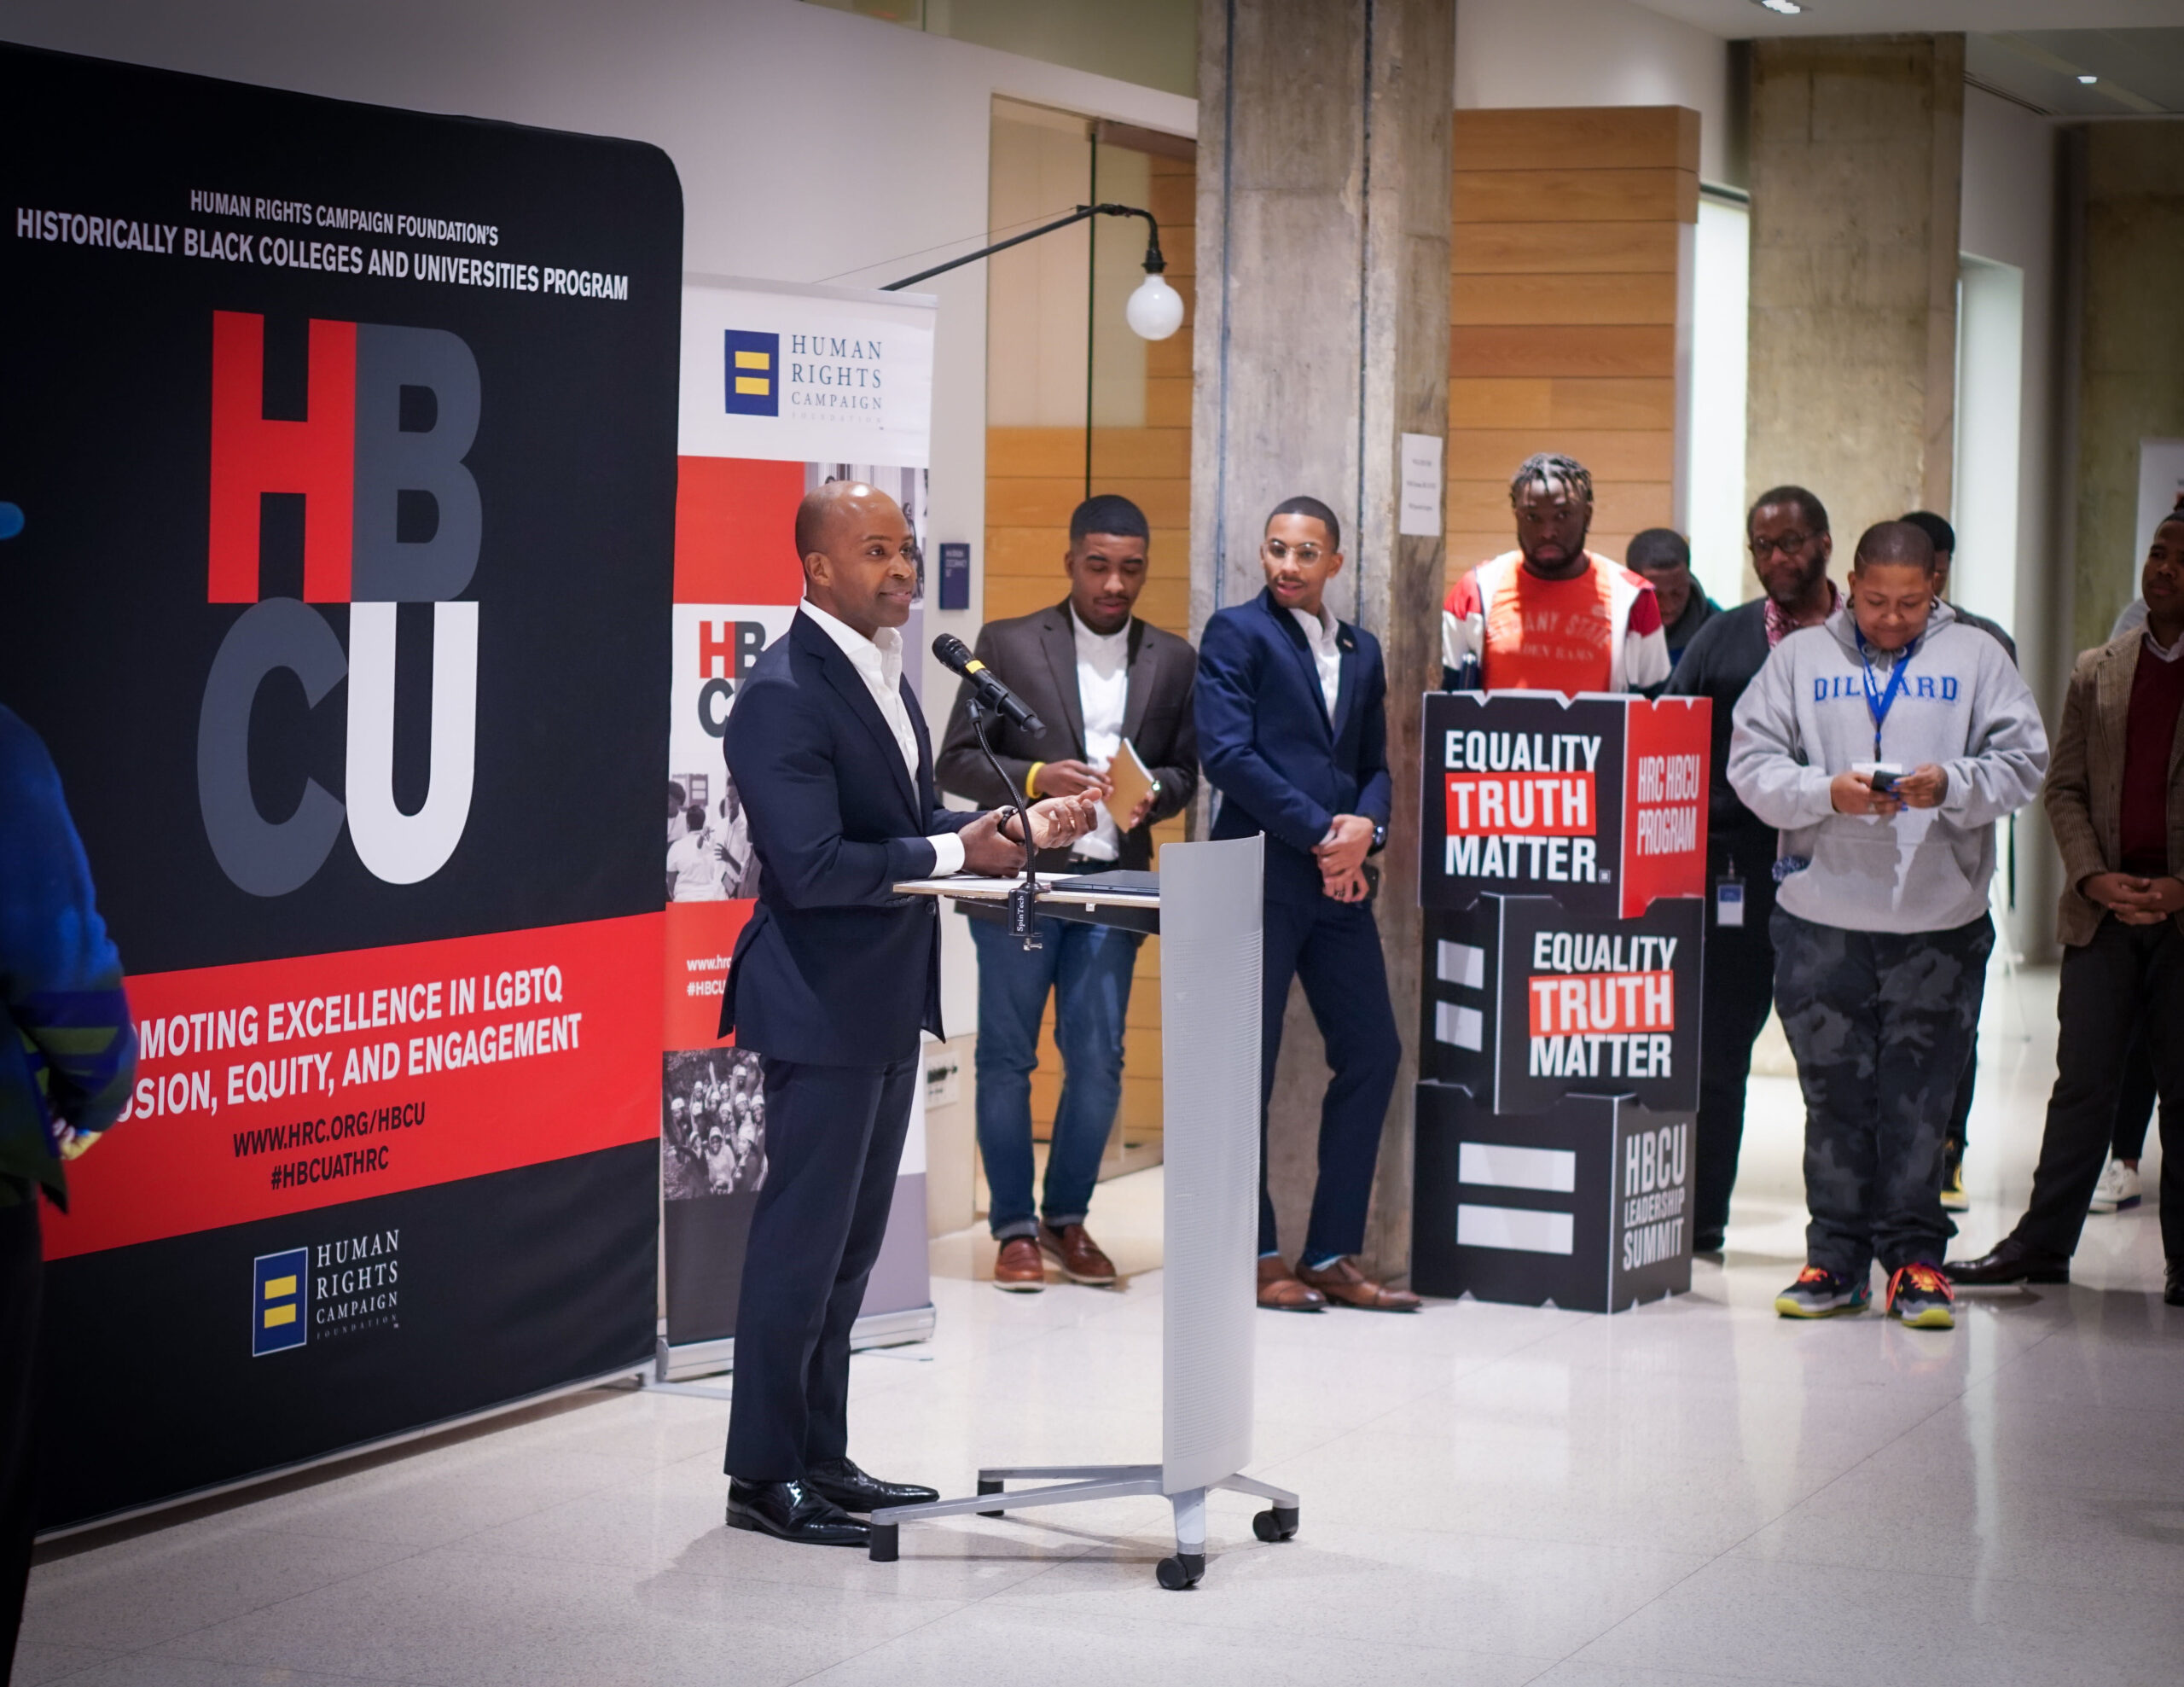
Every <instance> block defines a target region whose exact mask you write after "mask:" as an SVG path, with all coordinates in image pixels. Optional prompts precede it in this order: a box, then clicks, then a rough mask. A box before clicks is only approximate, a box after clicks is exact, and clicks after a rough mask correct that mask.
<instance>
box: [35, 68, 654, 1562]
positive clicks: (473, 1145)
mask: <svg viewBox="0 0 2184 1687" xmlns="http://www.w3.org/2000/svg"><path fill="white" fill-rule="evenodd" d="M0 79H4V87H5V90H6V98H5V100H4V101H0V134H4V143H0V160H4V162H0V181H4V183H5V184H6V189H7V202H6V207H5V208H4V210H0V219H3V220H0V237H4V238H5V239H6V240H7V241H9V246H8V249H7V253H6V262H5V263H4V265H0V299H4V301H5V314H6V318H7V320H8V321H9V322H10V323H13V324H15V327H16V329H17V332H16V333H15V335H14V337H13V340H12V342H11V346H10V352H9V379H8V383H7V387H6V396H5V399H4V402H0V497H5V498H7V499H9V500H10V501H12V502H14V503H16V504H17V505H18V506H19V507H20V509H21V510H22V512H23V517H24V521H23V526H22V529H21V531H20V534H19V535H18V536H17V537H15V538H12V539H9V540H8V541H7V542H6V543H5V544H0V566H4V567H5V569H6V578H7V580H8V590H7V604H8V607H7V610H6V613H5V614H0V698H4V701H6V702H7V703H8V705H9V707H12V708H14V709H15V710H16V711H17V712H18V713H20V714H21V715H22V716H23V717H24V718H25V719H26V720H27V721H28V722H29V723H30V724H31V725H32V727H33V728H35V729H36V730H38V732H39V733H40V734H41V735H42V736H44V739H45V741H46V742H47V743H48V744H49V746H50V747H51V748H52V750H53V753H54V756H55V760H56V762H57V763H58V765H59V766H60V769H61V776H62V778H63V781H64V782H65V784H66V788H67V794H68V799H69V801H70V804H71V806H72V808H73V812H74V814H75V817H76V820H77V823H78V827H79V829H81V831H82V833H83V836H84V844H85V846H86V848H87V849H88V851H89V853H90V862H91V868H92V872H93V875H94V877H95V879H96V884H97V887H98V894H99V900H100V905H101V907H102V911H103V912H104V914H105V916H106V918H107V922H108V924H109V926H110V927H111V928H112V930H113V935H114V937H115V939H116V941H117V942H118V943H119V945H120V948H121V952H122V956H123V959H124V961H125V964H126V966H127V968H128V969H129V973H130V988H131V1003H132V1006H133V1009H134V1011H135V1014H136V1016H137V1021H138V1024H139V1026H140V1028H141V1032H142V1062H141V1066H140V1072H139V1076H138V1079H137V1083H136V1085H135V1090H134V1093H133V1095H132V1097H131V1102H130V1107H129V1110H128V1112H127V1113H126V1114H124V1116H123V1118H122V1119H121V1120H120V1122H119V1124H118V1125H117V1126H115V1128H114V1129H113V1131H112V1132H111V1133H109V1136H108V1137H107V1140H106V1141H105V1142H104V1143H102V1144H101V1146H100V1147H99V1148H98V1149H97V1150H96V1152H95V1153H93V1154H91V1155H87V1156H86V1157H85V1158H84V1159H82V1160H80V1161H78V1162H76V1164H75V1165H74V1166H72V1167H71V1170H70V1184H71V1193H72V1199H71V1202H70V1210H69V1212H68V1213H67V1215H66V1216H65V1217H64V1216H61V1215H59V1214H49V1222H48V1224H47V1226H46V1242H47V1248H46V1251H47V1256H48V1259H49V1261H50V1262H51V1270H50V1272H49V1278H48V1283H49V1287H48V1291H47V1293H48V1300H47V1309H46V1323H45V1328H46V1331H47V1334H48V1338H49V1339H48V1345H47V1349H46V1352H47V1357H48V1359H49V1402H48V1410H49V1412H50V1414H51V1421H52V1422H55V1423H56V1424H66V1425H67V1433H66V1434H59V1435H55V1436H54V1437H52V1438H51V1442H50V1445H51V1448H52V1453H51V1463H52V1467H53V1468H52V1469H51V1470H50V1471H49V1480H48V1492H47V1499H46V1510H45V1513H44V1518H43V1520H42V1521H44V1524H46V1525H47V1526H55V1525H61V1524H66V1523H69V1522H73V1521H80V1520H83V1519H85V1518H90V1517H95V1516H99V1515H107V1514H111V1513H113V1512H117V1511H122V1510H128V1509H131V1508H133V1507H137V1506H140V1505H143V1504H149V1503H153V1502H155V1501H157V1500H160V1499H161V1498H167V1497H170V1496H173V1495H176V1494H179V1493H184V1492H190V1491H192V1490H195V1489H200V1488H203V1487H206V1486H212V1485H214V1484H218V1483H222V1482H226V1481H231V1480H235V1479H237V1478H239V1477H242V1476H245V1475H250V1474H253V1473H254V1472H258V1471H263V1470H265V1469H276V1468H279V1467H281V1466H282V1465H286V1464H291V1463H297V1462H299V1461H302V1460H305V1459H309V1458H312V1457H318V1456H321V1455H322V1454H325V1453H327V1452H329V1451H336V1450H339V1449H341V1448H344V1447H348V1446H357V1445H361V1444H363V1443H367V1442H369V1441H371V1440H375V1439H379V1438H381V1437H384V1436H386V1435H389V1434H396V1433H398V1432H401V1431H404V1430H406V1429H410V1428H415V1427H416V1426H419V1425H421V1424H426V1423H431V1422H437V1421H440V1420H444V1419H446V1418H450V1417H453V1416H459V1415H462V1414H464V1413H468V1412H471V1411H478V1410H480V1409H483V1408H485V1407H488V1406H491V1405H497V1404H499V1403H502V1402H505V1401H508V1400H511V1399H520V1398H523V1397H525V1396H526V1395H529V1394H532V1393H537V1392H539V1391H541V1390H543V1389H546V1388H549V1387H556V1386H560V1385H564V1384H566V1383H568V1382H575V1381H581V1380H583V1379H584V1378H587V1377H590V1376H598V1375H601V1374H604V1373H606V1372H607V1371H609V1370H613V1369H615V1368H617V1367H626V1366H629V1365H630V1364H635V1363H636V1362H638V1361H641V1360H642V1358H644V1356H645V1355H646V1354H647V1353H648V1351H649V1349H650V1347H651V1345H652V1339H653V1318H654V1277H655V1265H654V1260H655V1254H656V1235H657V1217H656V1202H657V1198H658V1183H657V1155H658V1149H657V1128H656V1126H655V1124H654V1122H653V1097H655V1096H656V1095H657V1093H658V1071H659V1067H658V1060H659V1053H658V1050H659V1040H658V1039H659V991H658V986H657V982H656V980H657V979H658V976H659V944H660V929H659V922H660V912H659V909H660V898H659V858H658V855H657V850H658V847H659V845H658V836H659V835H658V833H657V831H656V830H655V829H654V828H655V827H656V826H657V824H658V821H657V818H656V816H657V813H658V810H657V808H656V806H655V805H656V804H657V802H658V800H659V799H658V788H659V774H658V768H659V763H660V759H661V755H662V752H663V748H664V738H665V733H664V731H663V726H662V723H663V720H664V718H665V707H666V691H667V684H666V668H667V664H666V654H667V648H668V634H669V625H670V616H669V587H670V579H671V567H672V558H673V549H672V547H673V529H672V522H673V515H674V501H675V416H676V356H677V311H678V302H679V294H680V269H681V230H682V202H681V193H680V189H679V187H678V185H677V181H676V178H675V173H674V171H673V168H672V167H671V166H670V164H669V163H668V161H667V160H666V159H665V157H664V156H663V155H662V154H659V152H657V151H656V150H654V149H653V148H648V147H642V146H638V145H635V144H632V143H625V142H619V141H608V140H598V139H592V138H589V137H580V136H573V135H562V134H554V133H549V132H546V131H537V130H526V129H520V128H515V127H513V126H509V125H498V124H488V123H481V122H473V121H467V120H462V119H450V118H439V117H426V116H421V115H415V114H412V113H403V112H397V111H389V110H383V109H379V108H370V107H364V106H357V105H349V104H343V103H340V102H334V101H328V100H321V99H314V98H310V97H306V96H299V95H293V94H287V93H280V92H276V91H272V90H264V89H258V88H250V87H242V86H238V85H234V84H225V83H220V82H215V81H210V80H206V79H200V78H194V77H186V76H179V75H173V74H170V73H163V72H158V71H152V70H145V69H139V68H136V67H125V66H119V65H110V64H104V63H100V62H97V61H91V60H86V59H80V58H70V57H65V56H61V55H53V54H45V53H39V52H34V51H30V50H27V49H15V48H7V49H0ZM124 1371H125V1372H126V1373H127V1374H128V1375H130V1376H139V1377H141V1376H153V1377H156V1378H157V1379H159V1382H158V1405H157V1411H156V1416H157V1421H158V1428H157V1431H156V1433H147V1432H146V1430H145V1428H144V1422H145V1418H144V1411H145V1408H144V1405H143V1402H142V1396H141V1391H140V1390H138V1389H136V1388H133V1387H122V1386H120V1385H119V1380H118V1379H119V1376H120V1374H121V1373H123V1372H124Z"/></svg>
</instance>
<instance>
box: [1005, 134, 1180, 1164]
mask: <svg viewBox="0 0 2184 1687" xmlns="http://www.w3.org/2000/svg"><path fill="white" fill-rule="evenodd" d="M1151 168H1152V202H1151V203H1150V204H1149V205H1148V206H1147V207H1146V208H1147V210H1149V211H1151V212H1152V213H1153V216H1154V217H1156V218H1159V224H1160V247H1161V252H1162V254H1163V256H1165V258H1166V259H1167V261H1168V270H1167V276H1168V284H1169V285H1170V287H1172V288H1175V289H1176V292H1178V293H1180V294H1182V296H1183V303H1184V307H1185V309H1184V317H1183V326H1182V328H1181V329H1177V330H1176V333H1175V334H1172V335H1170V337H1169V338H1167V339H1166V340H1155V341H1153V343H1152V344H1151V345H1149V346H1147V348H1146V379H1145V425H1144V426H1143V427H1141V428H1095V429H1094V430H1093V433H1092V439H1091V465H1092V490H1093V491H1094V492H1119V493H1120V494H1122V496H1123V497H1127V498H1129V499H1130V500H1132V501H1133V502H1134V503H1136V505H1137V506H1138V508H1139V509H1142V510H1143V511H1144V512H1145V519H1146V523H1147V526H1149V527H1151V529H1152V530H1153V536H1152V542H1151V544H1150V546H1149V548H1148V550H1147V560H1148V561H1149V563H1150V570H1149V576H1148V578H1147V581H1146V585H1145V591H1144V594H1143V595H1142V596H1141V597H1140V598H1139V599H1138V602H1137V613H1138V614H1139V615H1141V617H1142V618H1143V619H1144V620H1147V621H1148V622H1150V623H1151V624H1152V625H1154V626H1157V627H1162V628H1165V630H1166V631H1170V632H1172V633H1175V634H1176V635H1177V636H1178V637H1188V634H1189V631H1190V590H1191V583H1190V567H1191V546H1190V525H1191V323H1192V319H1193V317H1194V314H1195V311H1194V308H1193V307H1194V302H1195V301H1194V285H1195V282H1196V275H1195V264H1196V256H1195V254H1196V252H1197V245H1198V242H1197V230H1196V227H1195V224H1196V222H1197V218H1198V187H1197V177H1196V173H1195V169H1194V166H1193V165H1192V164H1191V163H1190V162H1189V161H1188V160H1182V159H1176V158H1167V157H1161V156H1159V155H1155V156H1154V157H1153V159H1152V160H1151ZM1117 226H1121V225H1120V224H1117ZM1128 226H1129V228H1130V230H1131V231H1133V232H1134V231H1135V230H1136V229H1137V228H1139V227H1140V226H1141V225H1139V224H1134V223H1133V224H1130V225H1128ZM1111 302H1112V304H1115V305H1118V302H1119V301H1108V300H1105V299H1103V300H1101V304H1102V306H1103V308H1104V307H1108V306H1110V305H1111ZM1084 477H1085V433H1084V430H1083V428H988V429H987V430H986V525H985V534H986V538H985V617H986V619H987V620H1004V619H1006V618H1008V617H1009V616H1014V615H1028V614H1031V612H1032V611H1033V610H1035V609H1039V608H1044V607H1045V606H1046V605H1048V604H1050V603H1058V602H1060V601H1061V600H1062V598H1063V596H1065V595H1066V591H1067V587H1066V585H1065V583H1064V581H1063V579H1062V571H1061V561H1062V553H1063V552H1064V551H1065V550H1067V549H1068V548H1069V517H1070V512H1071V511H1072V510H1073V509H1076V508H1077V504H1078V503H1080V502H1082V501H1083V497H1084ZM1153 835H1154V840H1155V843H1156V845H1158V844H1159V843H1165V842H1169V841H1174V840H1178V839H1180V838H1182V835H1183V827H1182V817H1180V816H1178V817H1176V818H1175V819H1173V820H1170V821H1168V822H1166V823H1165V824H1163V825H1161V826H1159V827H1156V828H1155V829H1154V833H1153ZM1126 1023H1127V1033H1126V1036H1125V1038H1124V1070H1123V1105H1122V1116H1121V1120H1120V1126H1121V1128H1120V1129H1119V1130H1118V1131H1117V1133H1116V1142H1117V1143H1120V1142H1122V1141H1125V1140H1127V1141H1129V1142H1132V1143H1158V1142H1159V1139H1160V939H1159V938H1157V937H1156V938H1150V939H1147V941H1146V944H1145V945H1144V947H1143V948H1142V949H1141V950H1140V951H1138V957H1137V973H1136V980H1135V982H1134V983H1133V984H1132V986H1131V989H1130V1015H1129V1018H1128V1021H1127V1022H1126ZM1060 1091H1061V1056H1060V1052H1059V1051H1058V1050H1056V1049H1055V1047H1054V1010H1053V1008H1052V1006H1051V1005H1049V1007H1048V1010H1047V1017H1046V1022H1045V1023H1044V1025H1043V1026H1042V1027H1041V1028H1040V1033H1039V1069H1038V1071H1037V1073H1034V1074H1033V1077H1032V1080H1031V1120H1032V1133H1033V1135H1034V1136H1035V1137H1037V1138H1038V1139H1039V1140H1040V1141H1042V1142H1043V1141H1045V1140H1046V1139H1047V1137H1048V1132H1049V1129H1050V1127H1051V1126H1052V1124H1053V1120H1054V1107H1055V1103H1056V1102H1057V1101H1058V1099H1059V1098H1060ZM1114 1157H1115V1155H1114V1149H1113V1148H1112V1146H1111V1149H1110V1158H1111V1159H1112V1158H1114Z"/></svg>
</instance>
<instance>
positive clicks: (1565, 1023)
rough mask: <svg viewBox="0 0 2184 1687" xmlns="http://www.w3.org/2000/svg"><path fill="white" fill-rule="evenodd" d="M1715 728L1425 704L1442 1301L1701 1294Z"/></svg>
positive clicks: (1427, 1103) (1426, 1270) (1432, 1113)
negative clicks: (1699, 1139)
mask: <svg viewBox="0 0 2184 1687" xmlns="http://www.w3.org/2000/svg"><path fill="white" fill-rule="evenodd" d="M1710 719H1711V704H1709V703H1708V702H1707V701H1705V699H1703V698H1687V697H1664V698H1662V699H1660V700H1658V701H1647V700H1646V699H1644V698H1639V697H1629V696H1620V695H1614V696H1611V695H1579V696H1577V697H1564V696H1562V695H1560V694H1559V693H1554V692H1509V691H1502V692H1475V691H1461V692H1453V693H1436V694H1432V695H1428V696H1427V697H1426V700H1425V718H1424V742H1425V745H1426V758H1425V764H1426V765H1425V769H1424V775H1425V788H1424V790H1423V792H1422V800H1423V804H1424V806H1423V809H1422V811H1421V812H1422V815H1423V819H1422V822H1421V823H1420V834H1421V840H1420V842H1421V858H1420V863H1419V899H1420V903H1421V904H1422V905H1423V906H1424V908H1425V912H1426V918H1425V922H1424V927H1425V945H1426V953H1425V957H1424V959H1425V963H1426V965H1425V974H1426V988H1425V990H1424V992H1422V994H1423V998H1424V999H1423V1002H1422V1003H1421V1006H1422V1009H1423V1012H1422V1016H1421V1023H1420V1042H1419V1078H1420V1082H1419V1084H1418V1091H1417V1107H1418V1114H1417V1118H1418V1128H1417V1133H1416V1144H1417V1147H1416V1165H1415V1167H1414V1178H1413V1180H1412V1187H1413V1192H1414V1193H1413V1200H1414V1213H1413V1227H1414V1228H1413V1236H1414V1251H1413V1255H1412V1271H1411V1280H1412V1283H1414V1286H1415V1287H1417V1288H1418V1289H1420V1290H1422V1291H1424V1292H1425V1293H1427V1294H1449V1295H1461V1294H1471V1295H1474V1296H1476V1297H1477V1298H1478V1299H1479V1300H1507V1301H1517V1302H1519V1303H1523V1304H1526V1305H1532V1306H1536V1305H1539V1304H1541V1303H1542V1302H1546V1301H1552V1302H1553V1303H1554V1305H1556V1306H1562V1307H1565V1308H1570V1309H1576V1310H1584V1311H1590V1312H1618V1311H1621V1310H1622V1309H1623V1308H1624V1307H1626V1306H1634V1305H1635V1304H1637V1303H1638V1302H1639V1301H1641V1300H1658V1299H1659V1298H1660V1297H1661V1296H1663V1295H1664V1294H1681V1293H1682V1292H1683V1291H1684V1290H1686V1289H1689V1288H1690V1286H1691V1248H1692V1234H1691V1229H1690V1224H1689V1211H1688V1208H1689V1201H1690V1196H1691V1169H1692V1163H1693V1162H1692V1158H1691V1153H1690V1147H1691V1138H1692V1133H1693V1128H1694V1126H1693V1116H1694V1114H1695V1112H1696V1110H1697V1108H1698V1105H1699V999H1700V986H1701V960H1700V951H1701V948H1702V946H1703V945H1704V942H1705V903H1704V902H1703V901H1702V900H1701V899H1702V897H1703V896H1704V894H1705V872H1706V788H1707V755H1708V751H1709V748H1710V740H1709V736H1708V732H1709V721H1710Z"/></svg>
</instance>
